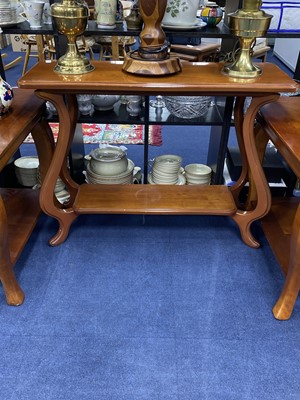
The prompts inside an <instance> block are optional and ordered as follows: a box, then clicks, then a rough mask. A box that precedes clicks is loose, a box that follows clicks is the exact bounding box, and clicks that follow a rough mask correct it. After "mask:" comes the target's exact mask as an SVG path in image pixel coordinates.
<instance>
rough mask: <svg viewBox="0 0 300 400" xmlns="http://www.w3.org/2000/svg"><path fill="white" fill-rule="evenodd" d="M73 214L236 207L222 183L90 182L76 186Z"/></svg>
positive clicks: (231, 210) (222, 211)
mask: <svg viewBox="0 0 300 400" xmlns="http://www.w3.org/2000/svg"><path fill="white" fill-rule="evenodd" d="M73 209H74V211H75V212H76V213H77V214H182V215H192V214H194V215H196V214H206V215H227V216H230V215H233V214H235V212H236V210H237V208H236V204H235V202H234V199H233V197H232V195H231V192H230V190H229V188H228V187H226V186H196V185H195V186H188V185H187V186H176V185H175V186H172V185H147V184H145V185H91V184H83V185H81V186H80V187H79V191H78V194H77V196H76V199H75V202H74V205H73Z"/></svg>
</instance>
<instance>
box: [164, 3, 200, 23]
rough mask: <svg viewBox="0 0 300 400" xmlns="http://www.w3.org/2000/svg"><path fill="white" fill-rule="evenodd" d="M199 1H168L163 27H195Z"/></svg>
mask: <svg viewBox="0 0 300 400" xmlns="http://www.w3.org/2000/svg"><path fill="white" fill-rule="evenodd" d="M198 7H199V0H168V1H167V6H166V11H165V15H164V17H163V20H162V24H163V25H166V26H167V25H170V26H187V27H188V26H190V27H192V26H195V25H196V24H197V10H198Z"/></svg>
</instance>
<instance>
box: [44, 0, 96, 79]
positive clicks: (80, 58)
mask: <svg viewBox="0 0 300 400" xmlns="http://www.w3.org/2000/svg"><path fill="white" fill-rule="evenodd" d="M51 14H52V20H53V24H54V26H55V28H56V30H57V31H58V32H59V33H61V34H62V35H65V36H66V37H67V42H68V43H67V45H68V47H67V51H66V54H65V55H63V56H61V57H60V58H59V59H58V61H57V64H56V66H55V68H54V71H56V72H58V73H60V74H69V75H71V74H85V73H87V72H90V71H93V70H94V67H93V66H92V65H91V64H90V61H89V59H88V58H87V57H86V56H84V55H81V54H80V52H79V50H78V47H77V44H76V38H77V37H78V36H80V35H82V34H83V33H84V31H85V29H86V26H87V22H88V18H89V8H88V6H87V4H86V3H85V2H84V1H82V0H62V2H61V3H54V4H52V5H51Z"/></svg>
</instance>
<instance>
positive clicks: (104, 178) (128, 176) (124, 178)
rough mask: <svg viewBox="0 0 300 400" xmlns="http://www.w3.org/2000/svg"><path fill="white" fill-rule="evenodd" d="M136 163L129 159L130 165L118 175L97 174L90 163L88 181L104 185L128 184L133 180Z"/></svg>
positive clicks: (87, 169) (87, 170)
mask: <svg viewBox="0 0 300 400" xmlns="http://www.w3.org/2000/svg"><path fill="white" fill-rule="evenodd" d="M133 170H134V163H133V161H131V160H130V159H128V167H127V170H126V171H125V172H122V173H121V174H116V175H109V176H108V175H101V174H96V173H95V172H93V171H92V170H91V167H90V163H88V164H87V166H86V182H87V183H94V184H102V185H128V184H130V183H132V182H133Z"/></svg>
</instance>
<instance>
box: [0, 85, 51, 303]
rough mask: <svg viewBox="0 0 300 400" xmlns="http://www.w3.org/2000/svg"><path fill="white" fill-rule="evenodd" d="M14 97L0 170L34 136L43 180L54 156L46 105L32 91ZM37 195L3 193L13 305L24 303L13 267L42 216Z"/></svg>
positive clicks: (1, 223) (1, 136) (1, 140)
mask: <svg viewBox="0 0 300 400" xmlns="http://www.w3.org/2000/svg"><path fill="white" fill-rule="evenodd" d="M14 93H15V98H14V102H13V104H12V106H11V109H10V112H9V113H8V114H7V115H4V116H3V117H2V118H1V119H0V170H2V169H3V168H4V167H5V165H6V164H7V163H8V161H9V160H10V159H11V157H13V155H14V153H15V152H16V151H17V150H18V148H19V146H20V145H21V144H22V142H23V141H24V139H25V138H26V136H27V135H28V134H29V133H30V132H31V133H32V136H33V139H34V141H35V144H36V147H37V151H38V154H39V157H40V160H41V162H40V170H41V174H42V176H44V175H45V173H46V170H47V168H48V166H49V163H50V160H51V157H52V152H53V136H52V131H51V129H50V127H49V125H48V123H47V122H46V121H45V120H44V118H43V114H44V112H45V101H44V100H41V99H39V98H37V97H36V96H35V94H34V92H33V90H21V89H14ZM38 195H39V191H38V190H32V189H3V188H2V189H0V237H1V242H0V280H1V282H2V285H3V288H4V291H5V295H6V300H7V303H8V304H10V305H15V306H16V305H20V304H22V303H23V301H24V293H23V291H22V289H21V288H20V286H19V284H18V282H17V280H16V278H15V274H14V271H13V267H14V264H15V263H16V261H17V259H18V257H19V255H20V254H21V252H22V250H23V248H24V246H25V244H26V242H27V240H28V238H29V236H30V234H31V232H32V230H33V228H34V226H35V224H36V222H37V219H38V216H39V215H40V206H39V200H38Z"/></svg>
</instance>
